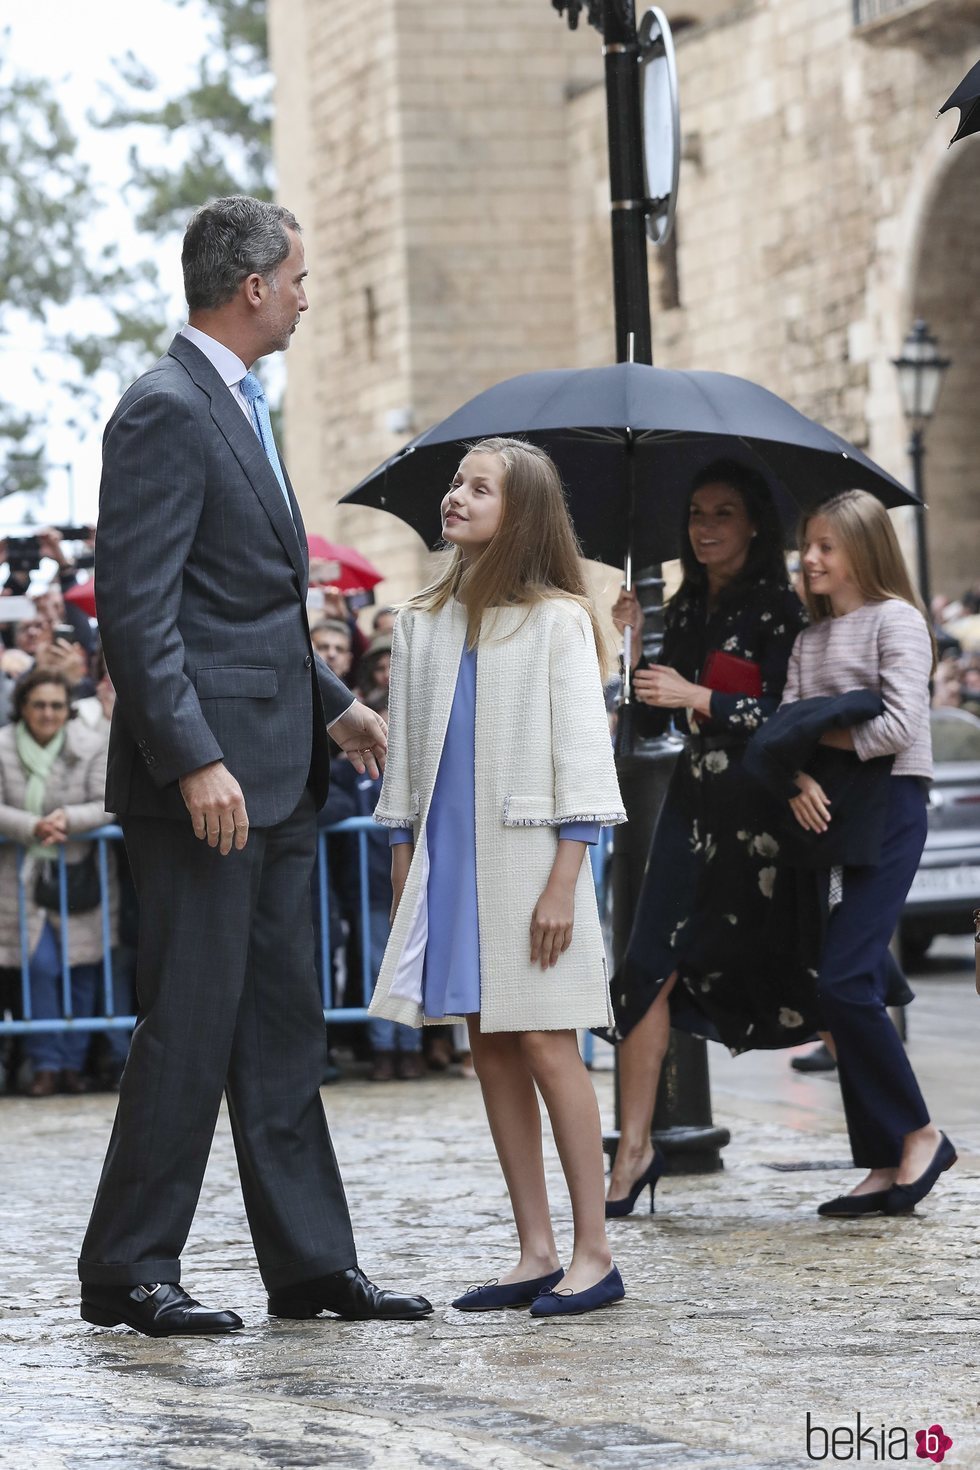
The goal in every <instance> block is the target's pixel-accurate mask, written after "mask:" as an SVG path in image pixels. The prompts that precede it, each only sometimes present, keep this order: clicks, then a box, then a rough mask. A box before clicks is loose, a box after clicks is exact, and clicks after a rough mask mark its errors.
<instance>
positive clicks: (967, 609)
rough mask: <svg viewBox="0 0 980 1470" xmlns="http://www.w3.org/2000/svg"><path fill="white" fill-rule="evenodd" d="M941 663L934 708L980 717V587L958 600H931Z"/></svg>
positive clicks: (933, 701) (937, 674) (975, 587)
mask: <svg viewBox="0 0 980 1470" xmlns="http://www.w3.org/2000/svg"><path fill="white" fill-rule="evenodd" d="M932 619H933V627H934V629H935V633H936V642H937V644H938V648H939V664H938V667H937V669H936V673H935V677H934V679H933V686H932V706H933V709H963V710H966V711H967V713H968V714H971V715H976V716H977V717H978V718H980V584H975V585H974V586H973V587H970V588H969V589H968V590H967V591H966V592H964V593H963V594H962V596H960V597H958V598H952V597H946V596H944V595H940V596H937V597H934V598H933V599H932Z"/></svg>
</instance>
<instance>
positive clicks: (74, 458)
mask: <svg viewBox="0 0 980 1470" xmlns="http://www.w3.org/2000/svg"><path fill="white" fill-rule="evenodd" d="M5 9H6V7H5ZM4 25H5V27H6V28H7V35H6V36H5V38H4V41H5V50H6V54H7V56H8V58H9V60H10V61H11V62H12V64H13V66H14V67H15V68H16V69H17V70H19V71H23V72H27V73H30V74H32V75H34V76H38V77H45V78H47V79H48V80H49V81H50V82H51V83H52V84H53V85H54V87H55V89H56V92H57V95H58V98H59V101H60V102H61V105H62V107H63V108H64V110H65V112H66V114H67V116H68V118H69V121H70V122H71V124H72V126H73V128H74V129H75V132H76V133H77V135H78V138H79V146H80V152H81V154H82V156H83V157H84V159H85V160H86V162H87V163H88V164H89V166H90V168H91V171H92V175H93V181H94V183H95V185H96V187H97V189H98V191H99V193H100V194H101V195H102V196H103V198H104V200H105V205H106V207H105V209H104V210H103V212H102V214H101V215H100V216H99V218H98V220H97V222H96V224H95V226H94V228H95V229H96V230H97V231H98V233H99V235H100V236H101V238H103V239H105V240H110V239H114V240H117V241H118V242H119V243H120V245H121V247H122V249H123V251H124V252H125V251H127V250H130V251H133V252H134V253H135V254H137V255H138V257H139V258H140V259H145V258H146V256H147V254H149V253H151V247H150V246H149V245H148V243H147V242H146V240H145V239H141V238H140V237H138V236H137V234H136V232H135V230H134V229H133V227H132V224H131V214H132V208H133V207H132V206H131V205H129V204H127V201H126V200H125V199H124V198H123V196H122V192H121V191H122V186H123V184H124V182H125V179H126V174H127V170H126V152H127V149H128V147H129V145H130V143H131V142H132V141H134V139H133V138H132V137H125V136H121V135H119V134H116V133H104V132H101V131H100V130H99V129H97V128H93V127H91V126H90V125H89V123H88V122H87V121H86V114H87V113H88V111H89V110H95V111H96V112H104V111H106V110H108V102H107V98H106V93H105V87H106V86H107V85H109V84H111V83H112V80H113V65H112V62H113V58H114V57H117V56H122V55H124V54H125V53H126V52H127V51H132V52H134V53H135V55H136V56H137V57H138V58H139V59H140V60H141V61H142V62H143V63H144V65H146V66H148V67H149V68H150V69H151V70H152V71H153V72H154V73H155V74H156V75H157V76H158V77H159V78H160V80H161V85H162V87H164V88H165V89H166V90H167V92H169V93H178V92H179V91H181V90H182V88H183V87H184V86H185V85H186V84H187V82H188V81H189V80H190V79H191V76H192V74H193V72H194V69H195V67H196V65H197V62H198V60H199V58H200V56H201V55H202V53H203V51H204V49H205V35H206V32H205V29H204V26H203V23H202V18H201V14H200V11H199V10H198V9H197V7H196V5H195V4H193V3H191V4H188V5H187V6H185V7H181V6H179V5H177V4H175V3H173V0H93V3H92V4H89V5H57V6H50V5H45V4H43V3H37V0H35V3H34V4H33V5H25V6H19V7H17V8H16V10H13V12H12V13H11V11H8V12H7V15H6V16H5V18H4ZM0 34H2V33H0ZM148 136H149V135H147V136H146V137H143V138H141V139H140V141H141V146H142V147H144V148H145V147H146V143H147V139H148ZM178 254H179V252H178V251H177V250H167V251H165V252H162V253H159V252H158V253H157V258H158V259H159V263H160V267H161V272H162V275H163V280H164V284H165V286H166V288H167V291H168V295H169V298H170V301H171V314H172V323H171V324H172V325H175V326H176V325H179V324H180V322H181V320H182V319H183V311H182V306H183V303H182V297H181V292H180V269H179V259H178ZM78 324H79V325H80V326H84V327H86V328H90V327H91V318H90V317H89V318H86V317H85V316H84V315H80V316H79V318H78ZM36 351H37V344H36V343H33V342H31V341H30V340H29V334H27V335H24V336H23V337H21V338H20V339H19V340H18V341H17V342H15V343H13V344H10V345H9V347H8V350H7V351H6V352H4V353H3V354H0V393H2V394H3V396H4V397H6V398H8V399H11V400H12V401H13V402H14V403H15V404H17V406H18V407H22V406H28V407H31V408H33V409H35V410H37V411H40V410H41V409H42V408H43V407H44V399H43V397H41V396H37V397H36V398H35V399H34V400H33V401H29V402H27V403H25V400H24V399H23V398H22V397H20V396H19V388H20V385H21V384H23V383H24V381H25V379H26V374H25V372H24V368H25V367H26V366H29V365H30V364H31V360H32V356H33V355H35V354H36ZM15 385H16V389H17V391H15ZM100 387H101V388H103V389H104V393H103V397H104V402H103V409H102V412H101V413H100V421H98V422H96V423H94V424H93V425H92V426H91V427H90V428H89V429H87V430H86V431H85V433H84V434H83V435H81V436H80V435H79V434H78V433H77V432H75V431H71V432H68V431H67V430H66V428H65V426H64V420H65V418H66V417H67V415H68V412H69V406H68V405H67V404H59V403H58V402H56V401H55V402H51V403H49V404H48V422H49V425H50V431H49V436H48V440H47V447H46V453H47V458H48V459H49V460H50V461H51V462H53V463H56V464H60V463H66V464H70V465H71V466H72V470H73V476H74V487H75V508H76V514H77V515H78V516H79V517H80V519H82V520H94V518H95V511H96V506H97V502H98V481H99V458H100V456H99V442H100V438H101V432H102V421H104V419H105V418H106V417H108V414H109V412H110V411H111V409H112V405H113V403H114V401H115V398H116V397H117V396H118V391H117V385H116V384H115V382H114V381H113V380H111V379H107V381H106V382H105V384H104V385H100ZM59 420H60V422H59ZM51 482H52V493H51V495H50V496H49V497H48V503H47V504H46V505H42V506H38V505H37V502H36V501H35V502H34V504H35V508H36V510H37V513H39V514H40V515H41V516H42V518H43V519H47V520H64V519H67V515H68V499H67V483H68V477H67V475H66V474H65V473H64V472H61V471H59V472H57V473H55V474H52V476H51ZM26 499H27V498H26V497H22V496H11V497H10V498H9V499H7V500H5V501H2V502H0V526H2V527H4V528H8V527H12V526H13V525H15V524H16V523H17V522H18V521H19V520H20V519H21V518H22V516H23V511H24V506H25V503H26Z"/></svg>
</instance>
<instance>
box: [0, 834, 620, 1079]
mask: <svg viewBox="0 0 980 1470" xmlns="http://www.w3.org/2000/svg"><path fill="white" fill-rule="evenodd" d="M377 831H378V828H377V825H376V824H375V822H374V819H373V818H372V817H348V818H347V819H346V820H345V821H343V822H337V823H335V824H334V825H333V826H332V827H326V828H322V829H320V830H319V832H318V834H317V861H316V868H315V870H314V901H315V903H316V905H317V913H318V918H319V931H320V932H319V959H320V977H321V993H322V1000H323V1015H324V1020H325V1021H326V1022H327V1023H328V1024H334V1023H337V1022H352V1021H364V1020H366V1019H367V1006H368V1002H369V1001H370V999H371V992H372V990H373V989H374V980H375V977H374V974H373V973H372V969H371V895H370V891H369V885H368V834H369V833H371V832H375V833H376V832H377ZM344 834H350V835H354V836H356V837H357V873H358V895H359V909H358V924H359V929H360V939H361V943H360V960H361V975H360V981H361V985H360V990H361V997H362V1002H361V1004H360V1005H343V1006H337V1005H334V994H333V992H334V974H333V964H332V959H333V953H334V951H335V949H336V948H337V947H338V945H339V942H340V941H339V934H338V935H337V943H333V942H332V935H331V913H330V883H329V866H328V859H327V839H328V838H330V837H333V836H336V835H344ZM121 837H122V831H121V829H120V828H119V827H116V826H108V827H98V828H96V829H95V830H93V831H91V832H85V833H81V834H79V835H78V836H74V835H73V836H72V841H73V842H89V841H91V842H95V843H96V845H97V854H98V857H97V861H98V868H99V878H100V881H101V884H102V892H103V894H106V893H108V891H109V854H108V848H109V844H110V843H111V842H116V841H118V840H120V839H121ZM610 838H611V829H610V828H603V829H602V830H601V833H600V839H599V841H598V842H597V843H596V844H595V846H594V847H590V849H589V856H590V858H591V861H592V875H593V880H594V882H595V887H596V897H597V900H598V903H599V912H600V914H602V913H603V912H604V905H605V889H606V872H607V866H608V855H609V851H610V847H611V840H610ZM0 844H6V845H11V844H10V840H9V838H6V837H0ZM24 856H25V853H24V849H23V848H22V847H20V848H19V851H18V859H17V904H18V915H19V925H20V948H21V964H20V971H21V1017H22V1019H20V1020H10V1019H7V1018H6V1017H5V1016H4V1015H3V1014H2V1013H0V1036H16V1035H19V1034H22V1033H24V1032H30V1031H68V1030H79V1031H108V1030H120V1029H125V1030H132V1028H133V1027H134V1026H135V1025H136V1017H135V1016H132V1015H124V1016H117V1015H116V1014H115V997H114V992H113V971H112V946H111V943H110V937H111V934H110V923H109V906H108V904H106V903H103V904H102V905H101V910H102V945H103V959H102V973H103V997H104V1014H102V1015H100V1016H86V1017H77V1018H76V1017H75V1016H73V1015H72V1000H71V967H70V965H69V963H68V926H69V924H70V923H71V917H70V915H69V913H68V885H67V874H66V872H65V858H64V850H63V848H61V847H52V849H51V856H52V858H54V859H56V860H57V862H58V886H59V895H60V900H61V905H60V913H59V919H60V928H61V995H62V1006H63V1011H64V1014H63V1015H62V1016H61V1017H60V1018H58V1017H55V1018H53V1019H49V1020H35V1019H34V1018H33V1016H32V1014H31V985H30V952H29V949H30V946H29V942H28V929H27V898H26V894H25V891H24V883H23V878H22V871H23V865H24ZM351 978H352V977H348V986H347V991H348V995H347V996H345V999H347V998H349V992H350V989H351V985H350V980H351ZM592 1049H593V1038H592V1037H591V1036H590V1035H589V1034H588V1033H586V1037H585V1042H584V1045H583V1056H584V1057H585V1061H586V1063H588V1062H590V1061H591V1060H592Z"/></svg>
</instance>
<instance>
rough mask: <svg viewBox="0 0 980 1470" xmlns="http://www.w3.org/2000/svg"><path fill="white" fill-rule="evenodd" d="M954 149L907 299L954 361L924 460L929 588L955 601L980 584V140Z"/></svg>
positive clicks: (930, 428) (927, 221) (923, 233)
mask: <svg viewBox="0 0 980 1470" xmlns="http://www.w3.org/2000/svg"><path fill="white" fill-rule="evenodd" d="M956 146H957V149H958V150H960V151H959V152H958V154H957V156H955V157H952V158H951V159H950V162H949V167H948V168H946V169H944V171H943V175H942V177H941V179H940V181H939V183H938V186H937V188H936V190H935V192H934V194H933V196H932V199H931V200H930V201H929V204H928V212H927V214H926V217H925V220H924V224H923V228H922V230H921V233H920V236H919V242H920V243H919V251H918V258H917V261H916V265H915V270H914V272H913V275H912V282H911V294H910V304H911V307H912V315H913V316H917V317H922V318H923V319H924V320H925V321H926V322H928V324H929V327H930V328H931V330H932V331H933V332H934V333H935V335H936V336H937V337H938V338H939V342H940V346H941V348H942V351H943V355H944V356H946V357H949V358H950V359H951V360H952V367H951V368H950V369H949V372H948V373H947V374H946V381H945V383H944V385H943V389H942V394H941V396H940V399H939V406H938V409H937V411H936V416H935V418H934V419H933V421H932V423H931V424H929V426H928V428H927V431H926V460H925V491H926V501H927V503H928V506H929V562H930V571H931V581H932V589H933V592H934V593H937V592H945V593H948V594H949V595H950V596H958V595H959V594H960V593H961V592H962V591H963V590H964V589H965V588H967V587H969V586H972V585H973V584H974V583H980V284H978V283H980V139H976V138H974V139H971V140H970V141H969V142H968V143H966V144H957V145H956ZM955 152H956V150H954V153H955Z"/></svg>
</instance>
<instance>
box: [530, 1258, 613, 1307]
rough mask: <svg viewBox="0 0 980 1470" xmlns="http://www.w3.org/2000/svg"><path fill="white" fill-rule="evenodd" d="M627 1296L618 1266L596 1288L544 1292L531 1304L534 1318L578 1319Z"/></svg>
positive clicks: (597, 1283) (598, 1282)
mask: <svg viewBox="0 0 980 1470" xmlns="http://www.w3.org/2000/svg"><path fill="white" fill-rule="evenodd" d="M625 1295H626V1287H625V1286H624V1285H623V1278H622V1276H620V1274H619V1270H618V1268H617V1267H616V1266H613V1268H612V1270H611V1271H610V1272H609V1275H608V1276H603V1278H602V1280H601V1281H597V1282H596V1284H595V1286H589V1287H586V1289H585V1291H559V1290H557V1289H555V1290H552V1291H543V1292H542V1293H541V1295H540V1296H539V1297H537V1298H536V1299H535V1300H534V1301H533V1302H532V1303H531V1316H532V1317H577V1316H581V1314H582V1313H583V1312H595V1311H597V1310H598V1308H599V1307H611V1306H612V1304H613V1302H621V1301H622V1300H623V1297H624V1296H625Z"/></svg>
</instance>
